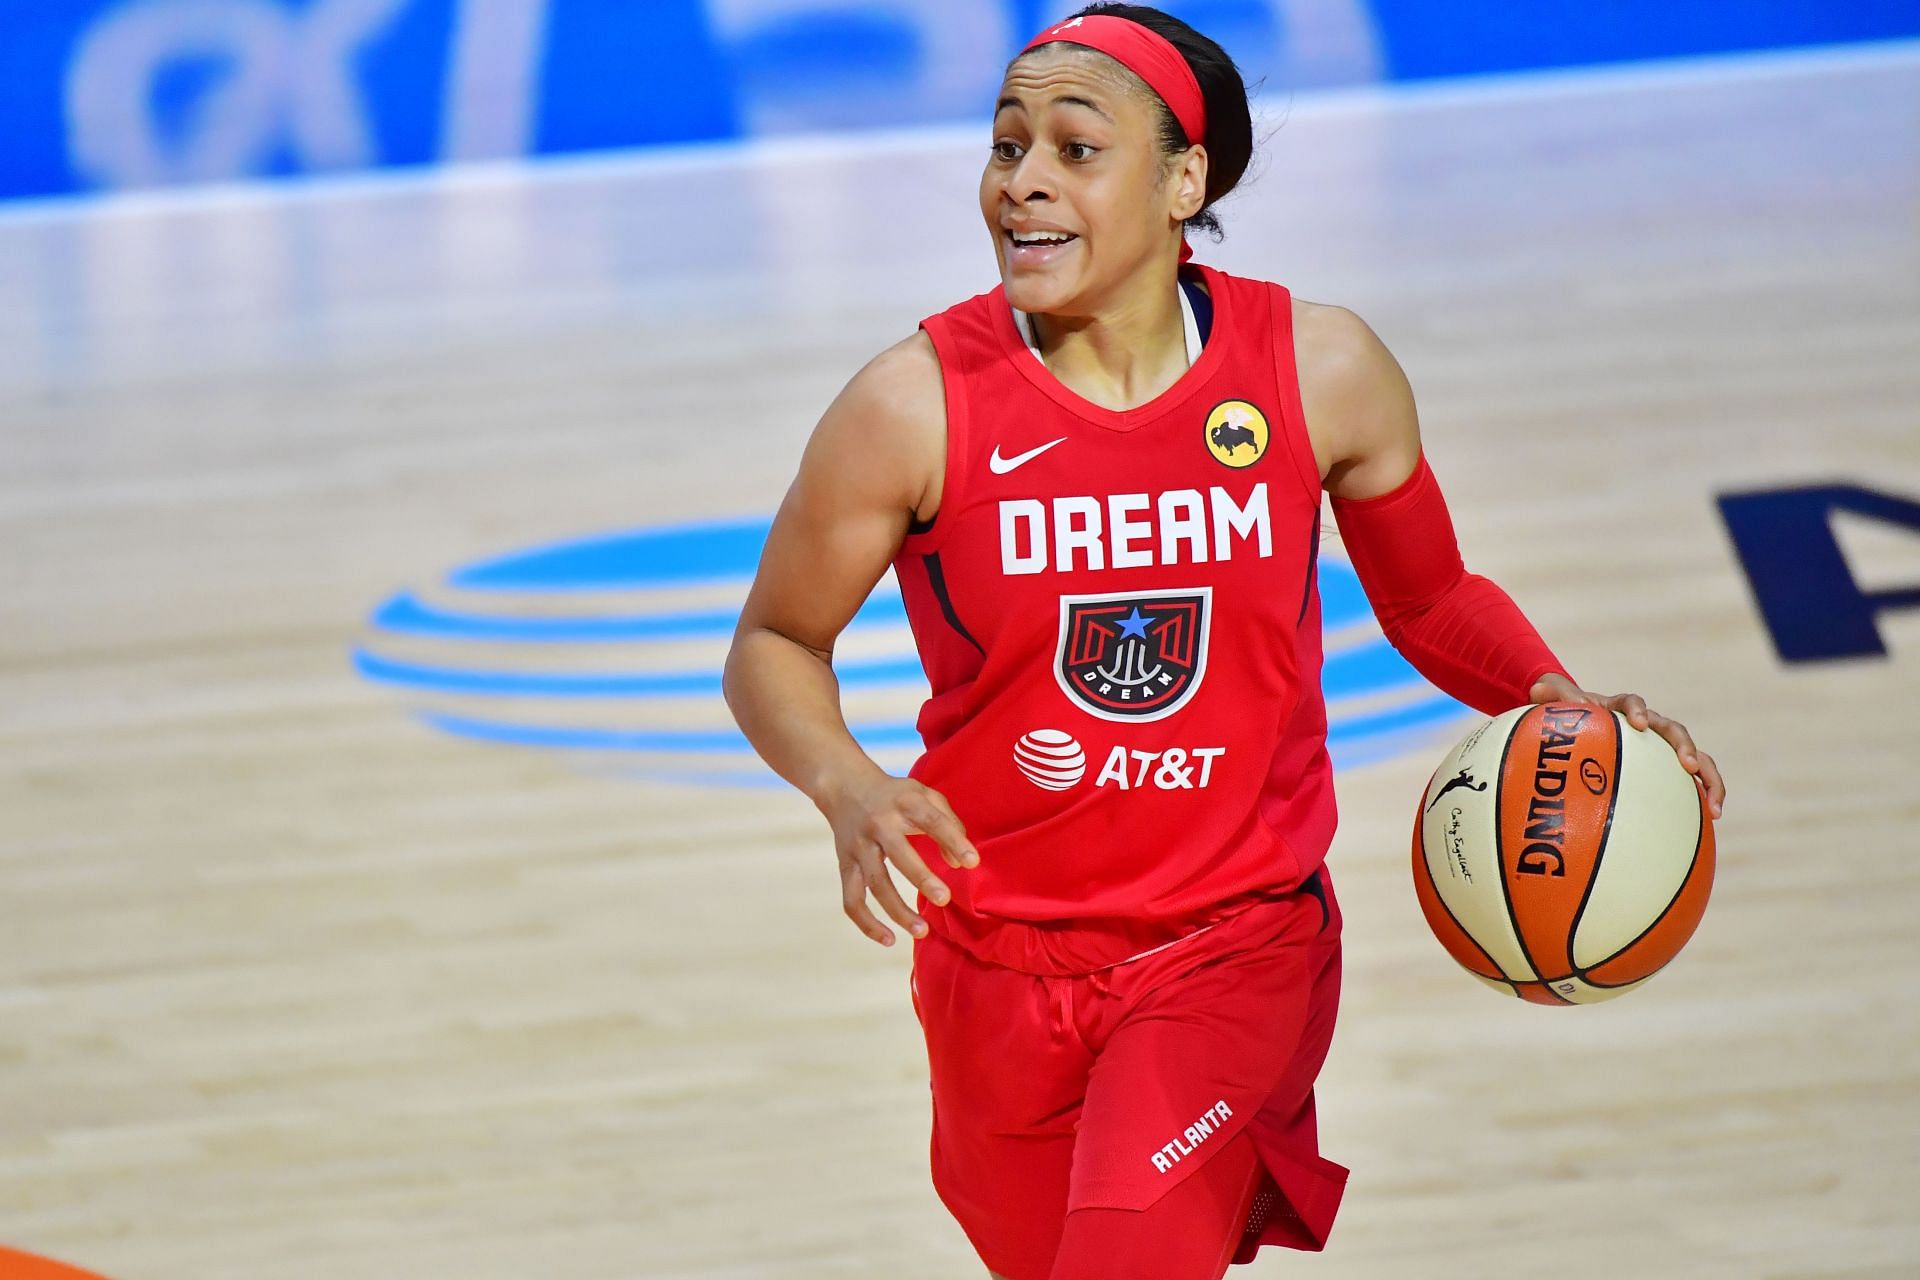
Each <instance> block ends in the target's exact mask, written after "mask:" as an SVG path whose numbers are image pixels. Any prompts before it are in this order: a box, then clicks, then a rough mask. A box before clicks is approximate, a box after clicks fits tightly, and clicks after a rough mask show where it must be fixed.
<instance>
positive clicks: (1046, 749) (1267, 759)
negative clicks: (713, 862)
mask: <svg viewBox="0 0 1920 1280" xmlns="http://www.w3.org/2000/svg"><path fill="white" fill-rule="evenodd" d="M1193 269H1194V268H1189V270H1193ZM1197 269H1198V271H1199V272H1200V273H1201V274H1202V277H1203V279H1204V281H1205V283H1206V286H1207V290H1208V293H1209V295H1210V297H1211V299H1212V303H1213V318H1212V326H1211V335H1210V339H1209V341H1208V342H1207V343H1206V346H1205V348H1204V350H1202V351H1201V353H1200V356H1199V359H1198V360H1197V361H1195V362H1194V364H1193V365H1192V367H1190V368H1189V369H1188V370H1187V371H1186V372H1185V373H1184V374H1183V375H1182V376H1181V377H1180V378H1179V380H1178V381H1176V382H1175V383H1174V384H1173V386H1171V387H1169V388H1168V389H1167V390H1166V391H1165V392H1163V393H1162V394H1161V395H1159V396H1157V397H1156V398H1155V399H1153V400H1152V401H1150V402H1149V403H1147V404H1145V405H1142V406H1140V407H1139V408H1136V409H1129V410H1124V411H1116V410H1110V409H1106V408H1102V407H1101V406H1099V405H1096V404H1094V403H1092V402H1091V401H1089V400H1086V399H1084V398H1083V397H1081V396H1079V395H1078V394H1076V393H1075V392H1073V391H1071V390H1069V389H1068V388H1067V387H1066V386H1065V385H1064V384H1063V383H1061V382H1060V381H1059V380H1058V379H1057V378H1055V377H1054V375H1053V374H1052V373H1051V372H1050V371H1048V369H1047V368H1046V366H1045V365H1044V364H1043V363H1041V361H1040V360H1038V359H1036V358H1035V355H1034V353H1033V352H1032V351H1031V350H1030V349H1029V348H1028V347H1027V346H1026V343H1025V341H1024V339H1023V337H1022V335H1021V332H1020V330H1019V328H1018V326H1017V324H1016V321H1015V318H1014V314H1013V311H1012V309H1011V308H1010V306H1009V305H1008V302H1007V298H1006V293H1005V291H1004V289H1002V288H995V289H994V290H992V291H991V292H989V293H984V294H981V295H980V296H978V297H975V298H972V299H970V300H968V301H966V302H963V303H960V304H959V305H958V306H955V307H952V308H949V309H948V310H946V311H944V312H941V313H940V314H939V315H936V316H930V317H928V318H927V319H926V320H925V321H923V322H922V328H924V329H925V330H926V331H927V334H928V335H929V337H931V339H932V341H933V345H934V349H935V351H936V352H937V353H938V355H939V359H940V368H941V374H942V377H943V380H944V382H945V388H946V392H945V394H946V408H947V458H946V474H945V480H944V485H943V488H942V492H941V498H940V505H939V509H938V511H937V512H936V514H935V516H934V519H933V520H932V521H931V522H929V523H927V524H925V525H915V526H913V527H912V528H911V529H910V530H909V533H908V535H907V537H906V539H905V541H904V542H903V544H902V545H901V548H900V551H899V553H898V555H897V556H896V558H895V560H894V570H895V574H896V576H897V577H898V579H899V582H900V589H901V594H902V597H903V599H904V602H905V605H906V612H907V620H908V623H909V624H910V626H911V627H912V629H913V635H914V639H915V641H916V643H917V645H918V648H919V652H920V658H921V663H922V665H923V666H924V668H925V670H926V674H927V679H928V682H929V684H930V685H931V687H932V695H931V696H930V697H929V698H928V699H927V701H926V703H925V704H924V705H923V706H922V707H921V710H920V714H919V718H918V722H917V724H918V728H919V731H920V734H921V737H922V739H923V741H924V743H925V745H926V750H925V752H924V754H922V755H921V756H920V758H919V759H918V760H917V761H915V763H914V765H913V767H912V768H911V769H910V770H909V774H910V776H911V777H913V778H916V779H918V780H919V781H921V782H923V783H925V784H926V785H927V786H929V787H932V788H933V789H934V790H936V791H938V792H940V793H941V794H942V795H944V796H945V797H946V798H947V800H948V801H949V803H951V804H952V806H953V808H954V811H955V812H956V813H957V814H958V815H959V816H960V819H961V821H962V823H964V824H965V826H966V829H967V835H968V838H969V839H970V840H971V841H972V842H973V844H974V847H975V848H977V849H978V850H979V853H980V861H979V864H978V865H977V866H975V867H972V868H966V869H961V870H955V869H953V868H950V867H948V866H947V865H946V863H945V862H944V861H943V860H942V859H941V858H940V855H939V851H938V847H937V845H936V844H935V842H934V841H933V840H932V839H931V838H930V837H927V836H922V835H915V836H912V837H911V840H912V842H913V844H914V846H915V848H916V849H917V850H918V851H919V852H920V853H921V855H922V856H923V857H924V858H925V859H926V861H927V864H928V865H929V866H930V867H932V868H933V869H934V870H935V872H936V874H939V875H940V876H941V877H942V878H943V879H944V880H945V881H946V882H947V884H948V885H949V886H950V887H951V888H952V891H953V896H952V899H951V900H950V902H949V903H948V905H947V906H946V907H944V908H942V907H936V906H934V905H933V904H932V903H930V902H928V901H927V900H926V899H925V898H924V896H923V897H922V898H921V900H920V902H919V909H920V911H921V914H922V915H924V916H925V917H926V919H927V922H928V924H929V926H930V927H931V928H932V929H934V930H936V931H938V932H939V933H941V934H942V935H943V936H946V937H948V938H950V939H951V940H953V941H954V942H956V943H957V944H959V945H960V946H962V947H964V948H966V949H967V950H968V951H970V952H972V953H973V954H975V955H976V956H978V957H979V958H981V959H983V960H987V961H989V962H992V963H997V964H1004V965H1007V966H1009V967H1012V968H1016V969H1021V970H1025V971H1027V972H1031V973H1081V972H1088V971H1091V970H1093V969H1097V968H1102V967H1105V966H1106V965H1110V964H1114V963H1117V962H1119V961H1122V960H1125V959H1128V958H1130V957H1133V956H1136V955H1139V954H1141V953H1143V952H1145V951H1148V950H1152V949H1155V948H1157V947H1160V946H1164V945H1169V944H1171V943H1173V942H1175V941H1176V940H1178V939H1180V938H1182V937H1185V936H1189V935H1191V934H1193V933H1195V932H1197V931H1199V930H1202V929H1205V928H1207V927H1210V925H1211V924H1212V923H1214V922H1216V921H1218V920H1221V919H1224V918H1225V917H1227V916H1229V915H1232V914H1235V913H1236V912H1237V911H1239V910H1241V909H1244V908H1245V907H1248V906H1251V905H1253V904H1254V903H1255V902H1258V901H1261V900H1264V899H1266V898H1270V897H1273V896H1277V895H1279V894H1283V893H1287V892H1289V891H1292V890H1293V889H1295V888H1297V887H1299V886H1300V885H1301V883H1302V882H1303V881H1304V880H1305V879H1306V878H1307V877H1308V876H1310V875H1311V874H1312V872H1313V871H1314V870H1315V869H1316V868H1317V867H1318V866H1319V865H1320V863H1321V861H1322V860H1323V859H1324V857H1325V855H1326V850H1327V846H1328V844H1329V842H1330V841H1331V839H1332V836H1333V830H1334V822H1335V810H1334V796H1333V769H1332V763H1331V761H1330V760H1329V758H1328V755H1327V749H1326V730H1327V719H1326V708H1325V704H1324V702H1323V700H1322V698H1321V693H1320V666H1321V643H1320V606H1319V594H1318V591H1317V589H1316V582H1315V575H1314V561H1315V555H1316V553H1317V551H1318V547H1319V532H1320V522H1319V517H1320V497H1321V487H1320V474H1319V468H1318V465H1317V464H1316V463H1315V461H1314V456H1313V450H1312V447H1311V445H1310V443H1309V440H1308V436H1307V433H1306V427H1305V418H1304V415H1303V413H1302V411H1301V407H1300V390H1299V382H1298V377H1297V375H1296V372H1295V367H1294V349H1293V325H1292V314H1293V313H1292V299H1291V297H1290V295H1289V293H1288V291H1287V290H1286V289H1285V288H1283V287H1282V286H1280V285H1276V284H1271V283H1268V282H1264V281H1257V280H1247V279H1241V278H1238V277H1235V276H1230V275H1227V274H1225V273H1224V272H1220V271H1216V270H1214V269H1212V268H1210V267H1197Z"/></svg>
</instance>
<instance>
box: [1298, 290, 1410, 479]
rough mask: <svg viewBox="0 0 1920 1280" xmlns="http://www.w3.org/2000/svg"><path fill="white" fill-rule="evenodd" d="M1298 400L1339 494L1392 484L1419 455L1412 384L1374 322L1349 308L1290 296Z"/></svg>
mask: <svg viewBox="0 0 1920 1280" xmlns="http://www.w3.org/2000/svg"><path fill="white" fill-rule="evenodd" d="M1293 348H1294V364H1295V368H1296V370H1297V371H1298V377H1299V380H1300V403H1301V408H1302V409H1304V410H1305V412H1306V415H1307V422H1308V424H1309V430H1310V431H1311V433H1312V435H1313V437H1314V441H1315V444H1316V445H1317V446H1318V448H1319V450H1320V451H1321V452H1322V453H1323V454H1324V456H1325V457H1326V458H1327V459H1328V461H1329V463H1330V466H1329V470H1328V473H1327V477H1326V487H1327V489H1328V491H1329V492H1331V493H1333V494H1335V495H1336V496H1348V497H1351V496H1357V494H1356V491H1360V490H1372V489H1375V488H1379V489H1381V490H1382V491H1384V489H1386V488H1390V487H1391V484H1390V483H1385V481H1392V480H1397V479H1399V478H1401V477H1404V476H1405V475H1406V474H1408V473H1410V472H1411V471H1412V470H1413V467H1414V465H1415V463H1416V462H1417V460H1418V455H1419V452H1420V433H1419V423H1418V418H1417V415H1416V413H1415V410H1414V401H1413V388H1412V387H1411V385H1410V384H1409V383H1408V381H1407V375H1406V371H1405V370H1404V369H1402V368H1401V367H1400V362H1399V361H1398V360H1397V359H1395V358H1394V355H1393V353H1392V352H1391V351H1389V350H1388V349H1387V344H1386V343H1385V342H1383V341H1381V339H1380V335H1379V334H1377V333H1375V332H1374V330H1373V327H1372V326H1371V325H1369V324H1368V323H1367V322H1366V321H1365V320H1363V319H1361V318H1360V316H1359V315H1357V314H1356V313H1355V312H1353V311H1352V310H1351V309H1349V308H1347V307H1343V306H1338V305H1335V304H1333V303H1326V302H1311V301H1308V300H1306V299H1304V298H1297V297H1296V298H1294V299H1293Z"/></svg>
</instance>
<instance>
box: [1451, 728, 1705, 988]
mask: <svg viewBox="0 0 1920 1280" xmlns="http://www.w3.org/2000/svg"><path fill="white" fill-rule="evenodd" d="M1713 862H1714V853H1713V821H1712V818H1711V816H1710V815H1709V814H1708V812H1707V799H1706V793H1705V792H1704V790H1703V789H1702V788H1701V787H1700V785H1699V784H1698V783H1697V782H1696V781H1695V780H1694V777H1693V775H1692V774H1691V773H1688V772H1687V770H1686V767H1685V766H1683V765H1682V764H1681V763H1680V759H1679V757H1678V756H1676V755H1675V754H1674V751H1673V748H1672V747H1671V746H1669V745H1668V743H1667V741H1666V739H1664V738H1662V737H1661V736H1660V735H1659V734H1657V733H1655V732H1653V731H1652V730H1641V729H1635V728H1634V727H1633V726H1632V725H1631V724H1629V723H1628V722H1627V720H1626V718H1625V717H1624V716H1622V715H1621V714H1620V713H1619V712H1617V711H1610V710H1608V709H1607V708H1604V707H1597V706H1591V705H1587V704H1583V703H1570V702H1550V703H1545V704H1538V705H1529V706H1524V707H1515V708H1514V709H1512V710H1511V711H1506V712H1502V713H1501V714H1500V715H1497V716H1495V717H1494V718H1493V719H1491V720H1489V721H1487V722H1486V723H1485V724H1483V725H1481V726H1480V727H1479V728H1477V729H1475V730H1474V731H1473V732H1471V733H1469V734H1468V735H1467V736H1466V737H1464V738H1462V739H1461V740H1460V742H1459V743H1458V744H1457V745H1456V746H1455V747H1454V748H1453V750H1452V751H1450V752H1448V753H1447V756H1446V758H1445V759H1444V760H1443V761H1442V762H1441V764H1440V767H1439V768H1438V769H1436V770H1434V773H1433V777H1432V778H1430V779H1429V780H1428V782H1427V786H1426V790H1425V792H1424V793H1423V794H1422V796H1421V798H1420V812H1419V813H1418V814H1417V815H1416V816H1415V820H1414V827H1413V880H1414V889H1415V892H1416V893H1417V894H1418V896H1419V899H1420V908H1421V910H1422V911H1423V912H1424V913H1425V915H1426V917H1427V923H1428V924H1429V925H1430V926H1431V927H1432V929H1433V932H1434V935H1435V936H1436V937H1438V938H1439V939H1440V942H1441V945H1443V946H1444V947H1446V949H1447V952H1448V953H1449V954H1450V955H1452V956H1453V958H1454V959H1455V960H1457V961H1459V962H1460V964H1461V965H1463V966H1464V967H1465V968H1466V970H1467V971H1468V972H1469V973H1471V974H1473V975H1474V976H1475V977H1477V978H1479V979H1480V980H1481V981H1483V982H1485V983H1486V984H1487V985H1488V986H1490V987H1493V988H1495V989H1496V990H1501V991H1507V992H1511V993H1512V994H1514V995H1517V996H1520V997H1521V998H1522V999H1525V1000H1531V1001H1533V1002H1535V1003H1537V1004H1593V1003H1595V1002H1597V1001H1600V1000H1610V999H1612V998H1613V997H1615V996H1617V995H1621V994H1623V993H1625V992H1628V991H1631V990H1633V989H1634V988H1635V987H1637V986H1639V985H1640V984H1641V983H1643V982H1645V981H1646V980H1647V979H1648V978H1650V977H1652V976H1653V974H1654V973H1655V972H1656V971H1658V970H1659V969H1660V968H1661V967H1662V966H1663V965H1665V964H1666V963H1667V962H1668V961H1670V960H1672V959H1673V957H1674V956H1675V955H1677V954H1678V953H1679V951H1680V948H1681V947H1682V946H1684V945H1685V944H1686V941H1687V939H1688V938H1690V937H1692V936H1693V931H1694V928H1695V927H1696V926H1697V925H1698V924H1699V923H1700V917H1701V914H1702V913H1703V912H1704V911H1705V910H1706V906H1707V895H1708V893H1709V892H1710V891H1711V889H1712V887H1713Z"/></svg>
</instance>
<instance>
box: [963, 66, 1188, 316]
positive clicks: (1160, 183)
mask: <svg viewBox="0 0 1920 1280" xmlns="http://www.w3.org/2000/svg"><path fill="white" fill-rule="evenodd" d="M1129 79H1130V78H1129V77H1128V76H1127V75H1126V74H1125V73H1124V72H1122V71H1121V70H1120V69H1119V68H1118V67H1117V66H1115V64H1114V63H1113V62H1112V61H1111V60H1110V59H1108V58H1105V57H1103V56H1101V55H1099V54H1094V53H1090V52H1088V51H1086V50H1076V49H1073V48H1072V47H1071V46H1064V45H1051V46H1044V47H1042V48H1041V49H1038V50H1036V51H1035V52H1033V53H1031V54H1028V55H1026V56H1025V57H1022V58H1020V59H1018V60H1017V61H1015V62H1014V64H1013V65H1012V66H1011V67H1009V68H1008V69H1007V78H1006V81H1005V83H1004V84H1003V85H1002V86H1001V89H1000V101H999V109H998V110H997V112H996V113H995V115H994V120H993V150H992V152H991V154H990V155H989V156H988V159H987V167H986V171H985V172H984V173H983V174H982V175H981V177H980V212H981V213H982V214H983V215H984V216H985V218H986V221H987V229H988V231H989V232H991V233H992V235H993V243H994V253H995V254H996V255H997V256H998V258H999V262H1000V279H1001V281H1002V283H1003V284H1005V286H1006V290H1007V300H1008V301H1009V302H1010V303H1011V304H1012V305H1013V306H1014V307H1016V308H1018V309H1019V310H1021V311H1027V312H1039V313H1051V314H1056V315H1084V314H1089V313H1090V312H1091V311H1092V310H1093V309H1094V308H1096V307H1097V306H1098V305H1099V304H1100V303H1102V302H1103V301H1105V300H1108V299H1109V298H1110V297H1111V296H1112V294H1113V292H1114V290H1115V288H1116V286H1118V285H1120V284H1122V283H1123V282H1125V281H1127V280H1128V279H1130V278H1131V277H1132V276H1133V275H1134V273H1135V272H1136V271H1137V270H1139V269H1140V268H1141V267H1142V266H1144V265H1146V264H1148V263H1150V262H1152V261H1153V260H1154V259H1155V258H1157V257H1160V256H1164V255H1168V254H1171V253H1177V252H1178V245H1179V240H1178V235H1179V227H1178V224H1179V220H1180V217H1182V216H1187V215H1190V214H1191V213H1192V212H1194V210H1191V209H1182V208H1181V207H1180V206H1181V205H1183V204H1184V203H1192V202H1193V201H1192V200H1191V198H1188V199H1185V200H1183V198H1182V197H1183V193H1182V184H1181V183H1180V182H1179V181H1176V180H1174V179H1173V178H1171V177H1170V176H1169V175H1170V167H1169V165H1168V164H1167V161H1166V158H1165V156H1164V155H1163V153H1162V152H1161V150H1160V143H1159V116H1158V107H1157V105H1156V103H1155V102H1154V100H1153V99H1151V98H1150V97H1149V96H1148V94H1147V92H1146V91H1144V90H1142V89H1140V88H1139V87H1137V86H1132V85H1130V84H1129ZM1187 195H1188V196H1189V197H1190V196H1191V193H1190V192H1189V193H1187Z"/></svg>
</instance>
